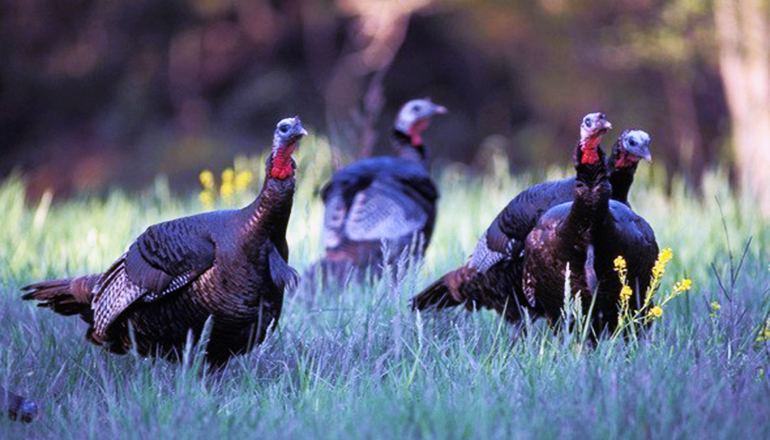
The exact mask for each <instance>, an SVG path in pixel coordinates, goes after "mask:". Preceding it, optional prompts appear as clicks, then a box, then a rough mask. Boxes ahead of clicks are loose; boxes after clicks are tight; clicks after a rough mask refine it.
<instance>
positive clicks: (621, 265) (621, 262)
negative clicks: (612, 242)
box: [614, 255, 626, 272]
mask: <svg viewBox="0 0 770 440" xmlns="http://www.w3.org/2000/svg"><path fill="white" fill-rule="evenodd" d="M614 263H615V272H620V271H621V270H622V269H625V268H626V259H625V258H623V256H622V255H618V258H615V262H614Z"/></svg>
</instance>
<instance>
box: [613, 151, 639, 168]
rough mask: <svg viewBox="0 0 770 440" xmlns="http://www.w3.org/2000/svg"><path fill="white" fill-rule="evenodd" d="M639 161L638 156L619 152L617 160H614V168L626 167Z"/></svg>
mask: <svg viewBox="0 0 770 440" xmlns="http://www.w3.org/2000/svg"><path fill="white" fill-rule="evenodd" d="M637 162H639V159H638V158H635V157H634V156H632V155H630V154H628V153H621V154H620V155H618V160H616V161H615V168H628V167H631V166H633V165H634V164H635V163H637Z"/></svg>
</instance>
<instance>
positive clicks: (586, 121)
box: [583, 118, 592, 128]
mask: <svg viewBox="0 0 770 440" xmlns="http://www.w3.org/2000/svg"><path fill="white" fill-rule="evenodd" d="M583 123H584V124H585V125H586V127H588V128H591V125H592V124H591V120H590V119H588V118H586V120H585V121H583Z"/></svg>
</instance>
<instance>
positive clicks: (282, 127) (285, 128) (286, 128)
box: [278, 124, 289, 133]
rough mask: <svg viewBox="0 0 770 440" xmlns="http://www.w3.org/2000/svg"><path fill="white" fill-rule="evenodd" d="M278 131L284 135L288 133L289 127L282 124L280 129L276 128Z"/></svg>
mask: <svg viewBox="0 0 770 440" xmlns="http://www.w3.org/2000/svg"><path fill="white" fill-rule="evenodd" d="M278 130H280V131H281V133H286V132H287V131H289V125H288V124H283V125H281V126H280V127H278Z"/></svg>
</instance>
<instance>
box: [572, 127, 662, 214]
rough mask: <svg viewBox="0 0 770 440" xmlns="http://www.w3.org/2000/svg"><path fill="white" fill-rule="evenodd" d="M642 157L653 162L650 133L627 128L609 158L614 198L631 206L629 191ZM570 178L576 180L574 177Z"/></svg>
mask: <svg viewBox="0 0 770 440" xmlns="http://www.w3.org/2000/svg"><path fill="white" fill-rule="evenodd" d="M642 159H644V160H646V161H647V162H652V155H651V154H650V135H649V134H647V132H646V131H644V130H626V131H624V132H623V133H621V134H620V137H619V138H618V140H617V142H615V145H613V146H612V154H610V157H609V158H608V159H607V168H608V170H609V175H610V183H611V184H612V200H617V201H618V202H620V203H623V204H624V205H626V206H629V207H630V206H631V205H630V204H629V203H628V192H629V190H630V189H631V184H632V183H633V182H634V174H636V167H637V166H638V165H639V161H640V160H642ZM570 180H573V181H574V178H573V179H570Z"/></svg>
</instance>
